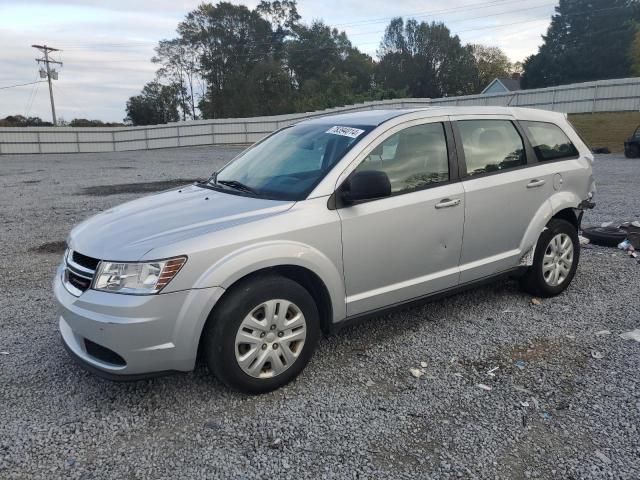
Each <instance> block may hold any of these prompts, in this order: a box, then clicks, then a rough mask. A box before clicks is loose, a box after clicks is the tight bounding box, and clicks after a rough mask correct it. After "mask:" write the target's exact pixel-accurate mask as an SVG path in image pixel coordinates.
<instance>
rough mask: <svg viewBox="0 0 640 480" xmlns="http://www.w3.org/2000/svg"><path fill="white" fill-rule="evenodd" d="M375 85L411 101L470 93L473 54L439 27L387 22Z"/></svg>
mask: <svg viewBox="0 0 640 480" xmlns="http://www.w3.org/2000/svg"><path fill="white" fill-rule="evenodd" d="M378 56H379V57H380V62H379V63H378V66H377V68H376V80H377V82H378V83H379V84H380V85H382V86H384V87H386V88H390V89H393V90H396V91H402V90H404V91H406V92H407V93H408V94H409V95H410V96H412V97H442V96H451V95H465V94H469V93H473V92H474V83H475V82H474V79H475V77H476V66H475V60H474V56H473V50H472V48H471V47H470V46H463V45H462V43H461V42H460V38H459V37H458V36H457V35H454V36H452V35H451V32H450V31H449V29H448V28H447V27H446V26H445V25H444V24H443V23H426V22H421V23H418V22H417V21H416V20H415V19H409V20H407V22H406V23H405V22H404V21H403V20H402V18H394V19H393V20H391V22H390V23H389V25H388V26H387V28H386V30H385V34H384V37H383V39H382V42H381V43H380V49H379V51H378Z"/></svg>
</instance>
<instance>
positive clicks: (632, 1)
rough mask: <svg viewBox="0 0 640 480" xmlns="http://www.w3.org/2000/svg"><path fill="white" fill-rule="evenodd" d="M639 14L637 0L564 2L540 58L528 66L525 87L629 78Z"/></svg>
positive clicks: (566, 0) (523, 82) (533, 57)
mask: <svg viewBox="0 0 640 480" xmlns="http://www.w3.org/2000/svg"><path fill="white" fill-rule="evenodd" d="M637 14H638V1H637V0H589V3H588V5H585V3H584V2H579V1H576V0H560V3H559V5H558V6H557V7H556V13H555V15H554V16H553V17H552V19H551V25H550V26H549V29H548V31H547V34H546V35H545V36H543V40H544V42H543V44H542V46H541V47H540V48H539V50H538V53H537V54H535V55H532V56H530V57H528V58H527V59H526V61H525V62H524V73H523V78H522V85H523V87H524V88H539V87H548V86H553V85H562V84H567V83H575V82H587V81H593V80H602V79H608V78H620V77H625V76H628V75H630V74H631V57H630V55H629V52H630V49H631V44H632V41H633V37H634V32H635V29H634V23H633V19H634V18H637Z"/></svg>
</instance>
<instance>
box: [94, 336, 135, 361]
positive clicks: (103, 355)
mask: <svg viewBox="0 0 640 480" xmlns="http://www.w3.org/2000/svg"><path fill="white" fill-rule="evenodd" d="M84 348H85V349H86V350H87V353H88V354H89V355H91V356H92V357H94V358H97V359H98V360H100V361H102V362H105V363H110V364H112V365H118V366H124V365H126V364H127V362H125V361H124V358H122V357H121V356H120V355H118V354H117V353H116V352H114V351H113V350H110V349H108V348H107V347H103V346H102V345H98V344H97V343H95V342H92V341H91V340H88V339H86V338H85V339H84Z"/></svg>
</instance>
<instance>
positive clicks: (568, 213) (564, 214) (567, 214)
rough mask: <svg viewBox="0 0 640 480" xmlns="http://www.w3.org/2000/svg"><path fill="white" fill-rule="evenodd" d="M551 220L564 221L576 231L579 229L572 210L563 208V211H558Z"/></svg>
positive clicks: (578, 222)
mask: <svg viewBox="0 0 640 480" xmlns="http://www.w3.org/2000/svg"><path fill="white" fill-rule="evenodd" d="M553 218H560V219H562V220H566V221H567V222H569V223H570V224H571V225H573V226H574V227H576V230H578V229H579V228H580V221H579V219H578V217H577V215H576V212H575V211H574V209H573V208H565V209H564V210H560V211H559V212H558V213H556V214H555V215H554V216H553Z"/></svg>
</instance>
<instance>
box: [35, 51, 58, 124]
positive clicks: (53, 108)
mask: <svg viewBox="0 0 640 480" xmlns="http://www.w3.org/2000/svg"><path fill="white" fill-rule="evenodd" d="M31 46H32V47H33V48H37V49H38V50H40V51H41V52H42V53H43V54H44V58H36V62H38V63H44V64H45V67H46V71H45V72H43V71H42V70H40V77H41V78H42V77H44V76H45V75H46V77H47V81H48V82H49V98H51V117H52V118H53V126H56V125H57V120H56V106H55V103H54V102H53V85H52V84H51V80H52V79H53V80H57V79H58V72H56V71H55V70H52V69H51V68H50V67H49V64H51V63H55V64H58V65H60V66H62V62H56V61H55V60H51V59H49V52H59V51H60V50H59V49H57V48H52V47H47V46H46V45H31ZM52 76H53V78H52Z"/></svg>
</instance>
